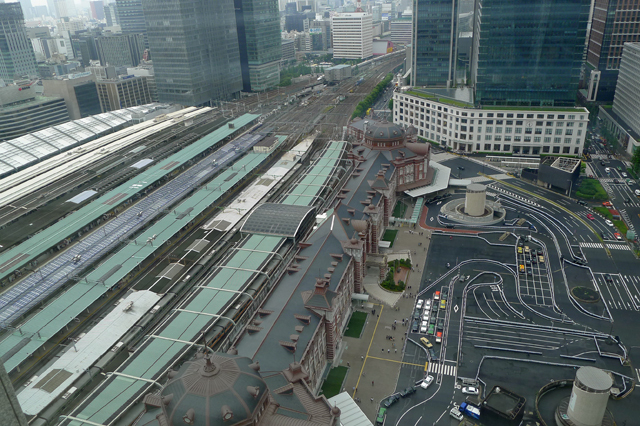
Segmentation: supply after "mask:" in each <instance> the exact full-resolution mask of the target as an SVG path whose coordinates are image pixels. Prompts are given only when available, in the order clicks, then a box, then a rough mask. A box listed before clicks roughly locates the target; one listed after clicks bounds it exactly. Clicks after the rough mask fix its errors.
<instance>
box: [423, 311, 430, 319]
mask: <svg viewBox="0 0 640 426" xmlns="http://www.w3.org/2000/svg"><path fill="white" fill-rule="evenodd" d="M422 321H429V311H426V312H425V313H424V315H422Z"/></svg>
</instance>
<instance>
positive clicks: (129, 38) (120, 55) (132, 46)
mask: <svg viewBox="0 0 640 426" xmlns="http://www.w3.org/2000/svg"><path fill="white" fill-rule="evenodd" d="M95 41H96V51H97V53H98V59H100V65H102V66H103V67H105V66H108V65H113V66H116V67H117V66H127V67H135V66H138V64H139V63H140V60H141V59H142V55H143V54H144V37H143V36H142V34H113V35H104V36H99V37H96V39H95Z"/></svg>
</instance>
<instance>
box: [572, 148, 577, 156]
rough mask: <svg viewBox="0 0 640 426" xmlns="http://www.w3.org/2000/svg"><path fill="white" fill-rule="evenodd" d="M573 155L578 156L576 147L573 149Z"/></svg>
mask: <svg viewBox="0 0 640 426" xmlns="http://www.w3.org/2000/svg"><path fill="white" fill-rule="evenodd" d="M573 153H574V154H576V155H577V154H578V147H575V148H573Z"/></svg>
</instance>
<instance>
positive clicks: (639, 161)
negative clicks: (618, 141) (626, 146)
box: [631, 147, 640, 173]
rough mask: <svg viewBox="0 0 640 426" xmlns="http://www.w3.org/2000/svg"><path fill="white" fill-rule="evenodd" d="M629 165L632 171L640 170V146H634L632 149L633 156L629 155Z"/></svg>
mask: <svg viewBox="0 0 640 426" xmlns="http://www.w3.org/2000/svg"><path fill="white" fill-rule="evenodd" d="M631 167H633V171H634V172H636V173H638V172H640V148H638V147H635V148H634V149H633V156H632V157H631Z"/></svg>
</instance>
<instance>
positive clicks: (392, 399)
mask: <svg viewBox="0 0 640 426" xmlns="http://www.w3.org/2000/svg"><path fill="white" fill-rule="evenodd" d="M399 400H400V397H399V396H398V395H391V396H390V397H389V398H387V399H385V400H384V401H383V402H382V405H384V406H385V407H387V408H389V407H391V406H392V405H393V404H395V403H396V402H398V401H399Z"/></svg>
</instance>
